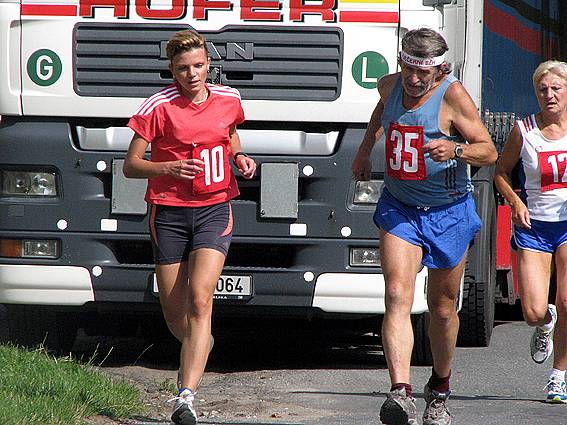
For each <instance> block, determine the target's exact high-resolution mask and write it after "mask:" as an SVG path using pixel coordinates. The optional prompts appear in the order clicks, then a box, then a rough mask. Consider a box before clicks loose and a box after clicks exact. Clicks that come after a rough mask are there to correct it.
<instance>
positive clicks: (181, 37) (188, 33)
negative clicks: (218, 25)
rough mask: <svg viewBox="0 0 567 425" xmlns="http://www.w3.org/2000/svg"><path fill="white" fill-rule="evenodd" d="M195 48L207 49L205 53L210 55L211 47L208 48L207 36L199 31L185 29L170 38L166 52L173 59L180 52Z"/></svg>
mask: <svg viewBox="0 0 567 425" xmlns="http://www.w3.org/2000/svg"><path fill="white" fill-rule="evenodd" d="M193 49H205V53H206V54H207V56H209V49H207V40H205V37H203V36H202V35H201V34H199V33H198V32H197V31H193V30H184V31H179V32H177V33H175V34H173V36H172V37H171V38H170V39H169V41H168V42H167V46H166V48H165V54H166V55H167V57H168V59H169V60H170V61H171V60H173V58H174V57H175V56H177V55H178V54H180V53H184V52H187V51H189V50H193Z"/></svg>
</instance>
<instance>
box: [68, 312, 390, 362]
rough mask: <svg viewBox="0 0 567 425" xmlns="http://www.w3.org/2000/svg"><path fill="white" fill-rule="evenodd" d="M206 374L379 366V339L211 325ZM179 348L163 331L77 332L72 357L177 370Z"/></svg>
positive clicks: (337, 331)
mask: <svg viewBox="0 0 567 425" xmlns="http://www.w3.org/2000/svg"><path fill="white" fill-rule="evenodd" d="M213 335H214V337H215V343H214V348H213V350H212V352H211V355H210V357H209V364H208V366H207V370H209V371H211V372H243V371H256V370H273V369H307V368H309V369H333V368H337V369H355V368H356V369H361V368H362V369H364V368H368V369H376V368H385V361H384V357H383V355H382V351H381V347H380V337H379V336H378V335H376V334H373V333H371V332H369V331H368V329H367V328H360V327H359V326H358V325H356V326H355V325H354V322H349V321H346V322H344V321H340V322H339V321H337V322H334V321H331V322H328V321H327V322H324V323H313V322H307V321H300V320H289V319H288V320H269V321H263V322H262V323H257V322H256V323H250V322H245V321H242V320H240V321H239V322H238V324H237V325H235V324H227V323H225V322H218V323H215V326H214V328H213ZM179 349H180V344H179V343H178V342H177V341H176V340H175V339H173V337H171V336H170V335H169V332H168V331H167V329H166V328H165V326H164V329H163V332H162V333H160V334H158V335H156V334H155V333H154V334H153V335H152V336H151V337H149V336H146V335H144V332H143V329H138V331H137V332H136V335H135V336H131V337H124V336H112V337H110V336H87V335H85V334H84V333H83V332H81V331H79V335H78V337H77V341H76V343H75V345H74V347H73V352H74V356H75V357H78V358H82V359H83V360H90V361H91V362H92V363H94V364H96V365H101V366H102V367H105V366H107V367H119V366H126V365H138V366H148V367H152V368H158V369H166V370H168V369H169V370H175V369H177V368H178V365H179V360H178V355H179Z"/></svg>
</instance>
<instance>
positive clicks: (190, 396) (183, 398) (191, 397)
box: [167, 394, 195, 403]
mask: <svg viewBox="0 0 567 425" xmlns="http://www.w3.org/2000/svg"><path fill="white" fill-rule="evenodd" d="M194 399H195V395H194V394H187V395H186V396H181V395H177V396H175V397H173V398H170V399H169V400H167V402H168V403H173V402H176V403H177V402H178V401H183V402H188V401H190V402H193V400H194Z"/></svg>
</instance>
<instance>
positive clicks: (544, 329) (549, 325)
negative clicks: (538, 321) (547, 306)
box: [539, 313, 553, 332]
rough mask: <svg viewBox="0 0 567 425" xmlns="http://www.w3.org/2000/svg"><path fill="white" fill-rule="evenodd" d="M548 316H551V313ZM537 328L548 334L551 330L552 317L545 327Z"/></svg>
mask: <svg viewBox="0 0 567 425" xmlns="http://www.w3.org/2000/svg"><path fill="white" fill-rule="evenodd" d="M550 316H551V313H550ZM539 328H540V329H541V330H542V331H544V332H549V331H550V330H552V329H553V317H551V320H550V321H549V323H546V324H545V325H541V326H540V327H539Z"/></svg>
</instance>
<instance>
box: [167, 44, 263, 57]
mask: <svg viewBox="0 0 567 425" xmlns="http://www.w3.org/2000/svg"><path fill="white" fill-rule="evenodd" d="M166 46H167V41H162V42H161V43H160V59H167V55H166V53H165V49H166ZM207 48H208V49H209V55H210V56H211V59H212V60H213V61H221V60H225V61H238V60H240V61H241V60H244V61H251V60H254V43H234V42H228V43H221V42H218V41H217V42H212V41H207Z"/></svg>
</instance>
